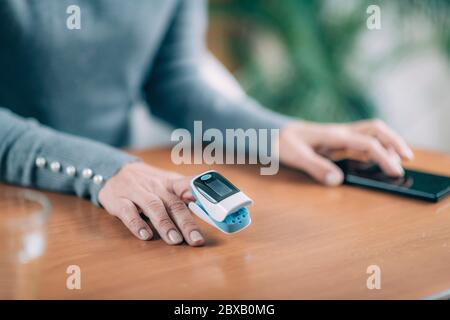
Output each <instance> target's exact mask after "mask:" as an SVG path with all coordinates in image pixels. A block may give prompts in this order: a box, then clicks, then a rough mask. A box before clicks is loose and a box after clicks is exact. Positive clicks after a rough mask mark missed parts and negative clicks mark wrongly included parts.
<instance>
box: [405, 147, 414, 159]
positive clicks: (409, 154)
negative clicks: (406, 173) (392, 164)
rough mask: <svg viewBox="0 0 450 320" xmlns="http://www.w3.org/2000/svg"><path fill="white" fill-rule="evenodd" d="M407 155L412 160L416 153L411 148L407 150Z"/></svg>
mask: <svg viewBox="0 0 450 320" xmlns="http://www.w3.org/2000/svg"><path fill="white" fill-rule="evenodd" d="M406 157H407V158H408V159H409V160H412V159H413V158H414V153H413V152H412V151H411V150H410V149H407V150H406Z"/></svg>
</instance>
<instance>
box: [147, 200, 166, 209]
mask: <svg viewBox="0 0 450 320" xmlns="http://www.w3.org/2000/svg"><path fill="white" fill-rule="evenodd" d="M144 207H145V208H146V209H147V210H151V211H159V210H161V208H163V204H162V203H161V200H159V199H158V198H150V199H147V200H145V202H144Z"/></svg>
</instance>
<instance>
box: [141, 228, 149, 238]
mask: <svg viewBox="0 0 450 320" xmlns="http://www.w3.org/2000/svg"><path fill="white" fill-rule="evenodd" d="M139 237H141V239H142V240H147V239H148V238H150V232H148V231H147V230H145V229H141V230H139Z"/></svg>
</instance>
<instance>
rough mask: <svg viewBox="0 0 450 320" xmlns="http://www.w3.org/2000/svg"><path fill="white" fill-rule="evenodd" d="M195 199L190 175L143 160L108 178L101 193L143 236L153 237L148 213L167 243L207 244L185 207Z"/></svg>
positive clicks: (106, 203) (110, 208) (103, 201)
mask: <svg viewBox="0 0 450 320" xmlns="http://www.w3.org/2000/svg"><path fill="white" fill-rule="evenodd" d="M191 200H193V197H192V194H191V192H190V188H189V179H188V178H187V177H184V176H181V175H179V174H176V173H173V172H169V171H165V170H160V169H157V168H154V167H151V166H149V165H146V164H145V163H142V162H134V163H130V164H126V165H125V166H123V167H122V168H121V169H120V171H119V172H118V173H117V174H116V175H115V176H113V177H112V178H111V179H109V180H108V181H107V182H106V183H105V185H104V186H103V188H102V189H101V190H100V193H99V201H100V203H101V205H102V206H103V207H104V208H105V209H106V210H107V211H108V212H109V213H110V214H112V215H113V216H116V217H118V218H119V219H120V220H122V222H123V224H125V226H126V227H127V228H128V229H129V230H130V231H131V233H133V234H134V235H135V236H136V237H137V238H139V239H141V240H150V239H151V238H152V237H153V231H152V229H151V228H150V226H149V225H148V224H147V222H146V221H145V220H144V219H142V218H141V216H140V212H142V213H143V214H144V215H145V216H147V217H148V218H149V220H150V223H151V224H152V225H153V227H154V228H155V229H156V230H157V232H158V233H159V235H160V236H161V238H162V239H163V240H164V241H165V242H166V243H168V244H171V245H175V244H179V243H181V242H183V238H184V240H186V242H187V243H188V244H189V245H191V246H201V245H203V244H204V239H203V236H202V235H201V233H200V231H199V228H198V226H197V224H196V222H195V220H194V218H193V217H192V215H191V213H190V211H189V210H188V208H187V207H186V204H185V202H188V201H191Z"/></svg>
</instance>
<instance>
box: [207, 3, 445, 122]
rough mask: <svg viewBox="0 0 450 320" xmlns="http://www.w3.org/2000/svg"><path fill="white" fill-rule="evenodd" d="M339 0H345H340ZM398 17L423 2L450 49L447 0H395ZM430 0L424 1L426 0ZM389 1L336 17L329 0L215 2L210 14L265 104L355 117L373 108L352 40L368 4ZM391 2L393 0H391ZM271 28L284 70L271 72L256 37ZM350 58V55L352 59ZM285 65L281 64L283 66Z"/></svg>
mask: <svg viewBox="0 0 450 320" xmlns="http://www.w3.org/2000/svg"><path fill="white" fill-rule="evenodd" d="M341 2H342V1H341ZM394 2H395V3H396V6H397V9H398V10H397V13H398V15H399V17H401V16H402V15H407V14H408V13H410V14H412V13H413V12H416V11H417V9H419V10H420V11H421V12H422V13H423V12H425V13H427V14H428V17H429V18H430V19H431V20H433V19H435V18H436V15H437V14H438V13H439V12H442V11H443V12H444V18H443V19H442V20H443V21H438V22H436V23H438V24H444V26H442V25H441V26H440V28H438V30H440V31H441V33H440V35H439V37H440V41H439V43H440V44H442V48H443V49H444V50H445V51H446V52H447V54H448V53H449V41H448V40H449V37H448V30H449V28H447V27H448V15H445V13H446V12H447V13H448V9H449V2H448V1H447V0H430V1H428V2H429V3H432V4H431V5H430V6H429V7H426V8H427V10H424V9H423V8H422V9H421V6H423V1H417V0H397V1H394ZM428 2H427V3H428ZM385 3H387V2H386V1H368V0H361V1H352V7H351V10H350V11H349V12H346V13H345V14H343V15H340V16H339V17H334V16H333V17H330V14H329V13H330V12H329V11H328V12H327V5H329V4H330V1H326V0H321V1H311V0H305V1H302V0H283V1H275V0H267V1H256V0H228V1H220V2H218V1H216V2H213V3H212V5H211V6H210V8H211V15H212V20H213V21H214V20H215V19H218V20H221V21H225V23H226V25H227V26H228V36H227V37H226V39H224V40H225V41H227V44H226V48H227V50H228V55H229V56H230V57H231V59H232V61H233V62H234V64H235V65H236V70H235V74H236V76H237V78H238V79H239V81H240V82H241V84H242V85H243V87H244V89H245V90H246V91H247V92H248V93H249V94H250V95H251V96H254V97H256V98H257V99H258V100H259V101H260V102H261V103H262V104H264V105H265V106H267V107H269V108H272V109H274V110H277V111H279V112H282V113H284V114H288V115H291V116H296V117H301V118H303V119H308V120H314V121H336V122H343V121H351V120H357V119H362V118H368V117H372V116H374V115H375V114H376V107H375V106H374V105H373V104H372V102H371V101H370V99H368V98H367V94H366V92H365V88H364V86H362V85H361V84H360V83H358V82H357V81H356V80H355V79H353V77H352V76H351V75H350V74H349V72H348V70H347V69H348V68H347V67H346V63H345V62H346V59H347V58H348V55H349V54H350V53H351V52H352V50H354V45H355V41H356V40H357V38H358V36H359V35H360V33H361V31H362V30H364V29H365V28H366V19H367V14H366V8H367V7H368V5H370V4H380V6H382V4H385ZM389 3H390V4H392V1H389ZM267 34H269V35H270V34H272V35H274V37H272V38H273V39H276V41H275V42H276V43H274V44H273V45H277V46H279V47H280V48H281V52H282V55H281V56H280V57H278V59H281V60H282V61H278V64H276V65H277V66H278V67H277V68H280V69H281V74H278V75H277V76H275V77H274V76H273V75H272V74H270V73H267V66H265V65H264V62H261V59H260V57H259V56H258V54H255V50H254V47H255V42H256V40H257V39H258V38H261V37H262V36H264V35H267ZM347 62H348V61H347ZM282 66H284V68H285V69H283V67H282Z"/></svg>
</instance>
